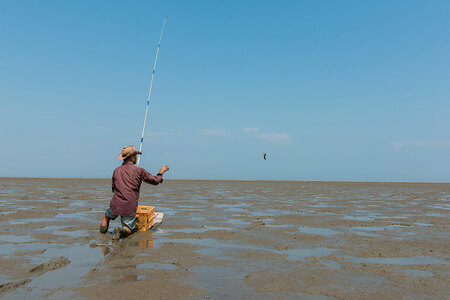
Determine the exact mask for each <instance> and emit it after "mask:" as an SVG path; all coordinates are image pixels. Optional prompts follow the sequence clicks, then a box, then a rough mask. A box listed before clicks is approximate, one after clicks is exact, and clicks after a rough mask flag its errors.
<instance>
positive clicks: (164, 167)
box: [159, 165, 169, 174]
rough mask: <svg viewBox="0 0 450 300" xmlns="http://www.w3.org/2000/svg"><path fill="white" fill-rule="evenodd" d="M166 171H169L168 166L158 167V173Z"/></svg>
mask: <svg viewBox="0 0 450 300" xmlns="http://www.w3.org/2000/svg"><path fill="white" fill-rule="evenodd" d="M166 171H169V167H168V166H166V165H164V166H162V167H161V169H159V173H161V174H164V173H165V172H166Z"/></svg>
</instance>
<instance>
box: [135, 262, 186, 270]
mask: <svg viewBox="0 0 450 300" xmlns="http://www.w3.org/2000/svg"><path fill="white" fill-rule="evenodd" d="M136 268H137V269H163V270H176V269H177V266H175V265H173V264H163V263H156V262H146V263H142V264H139V265H137V266H136Z"/></svg>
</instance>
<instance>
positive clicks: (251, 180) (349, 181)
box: [0, 176, 450, 184]
mask: <svg viewBox="0 0 450 300" xmlns="http://www.w3.org/2000/svg"><path fill="white" fill-rule="evenodd" d="M0 179H61V180H64V179H76V180H93V179H95V180H108V179H111V178H110V177H24V176H0ZM164 180H167V181H245V182H305V183H314V182H331V183H424V184H447V183H450V182H447V181H376V180H374V181H370V180H273V179H186V178H165V179H164Z"/></svg>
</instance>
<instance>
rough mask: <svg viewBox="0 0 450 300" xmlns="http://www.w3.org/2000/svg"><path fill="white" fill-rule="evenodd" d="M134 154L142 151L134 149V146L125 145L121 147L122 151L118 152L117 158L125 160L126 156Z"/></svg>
mask: <svg viewBox="0 0 450 300" xmlns="http://www.w3.org/2000/svg"><path fill="white" fill-rule="evenodd" d="M136 154H142V152H141V151H136V148H134V146H126V147H123V149H122V152H121V153H120V154H119V159H120V160H125V159H127V158H128V157H130V156H133V155H136Z"/></svg>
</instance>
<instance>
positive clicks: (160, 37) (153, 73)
mask: <svg viewBox="0 0 450 300" xmlns="http://www.w3.org/2000/svg"><path fill="white" fill-rule="evenodd" d="M166 21H167V17H165V18H164V23H163V26H162V29H161V34H160V35H159V42H158V48H157V49H156V57H155V64H154V65H153V72H152V79H151V81H150V90H149V92H148V98H147V107H146V108H145V117H144V126H143V127H142V135H141V144H140V146H139V151H141V152H142V144H143V143H144V133H145V124H146V123H147V113H148V107H149V105H150V96H151V94H152V86H153V79H154V78H155V71H156V62H157V61H158V54H159V48H160V47H161V39H162V36H163V32H164V27H165V26H166ZM140 160H141V155H139V156H138V159H137V166H139V161H140Z"/></svg>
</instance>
